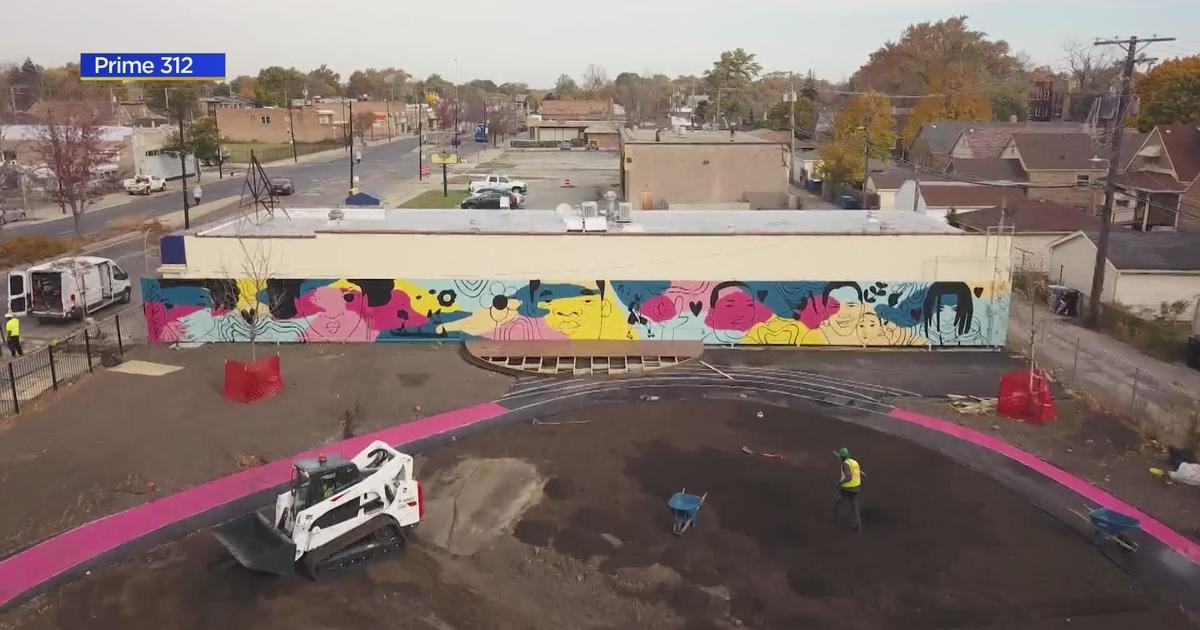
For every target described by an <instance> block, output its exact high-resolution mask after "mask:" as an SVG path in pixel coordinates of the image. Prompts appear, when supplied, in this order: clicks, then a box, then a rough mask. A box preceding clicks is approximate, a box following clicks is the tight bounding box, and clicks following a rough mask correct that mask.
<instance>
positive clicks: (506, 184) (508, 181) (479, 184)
mask: <svg viewBox="0 0 1200 630" xmlns="http://www.w3.org/2000/svg"><path fill="white" fill-rule="evenodd" d="M480 188H504V189H506V190H511V191H513V192H519V193H521V194H524V193H525V191H526V190H528V188H527V187H526V186H525V182H523V181H520V180H516V179H512V178H511V177H509V176H508V175H497V174H495V173H493V174H491V175H488V176H486V177H482V178H480V179H476V180H473V181H472V182H471V184H470V185H469V186H468V190H470V191H471V192H472V193H474V192H478V191H479V189H480Z"/></svg>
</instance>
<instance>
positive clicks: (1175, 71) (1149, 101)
mask: <svg viewBox="0 0 1200 630" xmlns="http://www.w3.org/2000/svg"><path fill="white" fill-rule="evenodd" d="M1137 90H1138V94H1139V95H1140V96H1141V99H1142V104H1141V111H1140V112H1139V113H1138V119H1137V126H1138V128H1140V129H1141V130H1143V131H1149V130H1150V129H1152V128H1153V127H1154V126H1155V125H1172V124H1176V123H1189V124H1191V123H1197V122H1200V55H1197V56H1194V57H1183V58H1180V59H1171V60H1170V61H1166V62H1163V63H1162V64H1161V65H1159V66H1157V67H1155V68H1154V69H1153V70H1151V71H1150V72H1148V73H1146V75H1145V76H1143V77H1141V78H1140V79H1138V82H1137Z"/></svg>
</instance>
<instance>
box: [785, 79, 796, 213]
mask: <svg viewBox="0 0 1200 630" xmlns="http://www.w3.org/2000/svg"><path fill="white" fill-rule="evenodd" d="M788 78H789V80H790V81H791V88H790V91H789V92H788V97H787V98H785V99H783V100H784V102H786V103H787V104H788V128H789V129H790V130H791V132H792V135H791V136H789V138H788V139H789V140H790V141H791V149H792V155H791V157H790V158H788V187H789V190H790V187H791V186H792V184H794V183H796V75H795V73H794V72H789V73H788Z"/></svg>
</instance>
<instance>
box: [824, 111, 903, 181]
mask: <svg viewBox="0 0 1200 630" xmlns="http://www.w3.org/2000/svg"><path fill="white" fill-rule="evenodd" d="M895 126H896V122H895V120H893V118H892V103H891V100H890V99H889V98H888V97H886V96H884V95H882V94H878V93H875V92H870V93H868V94H866V95H859V96H855V97H854V98H852V99H850V100H849V101H848V102H847V103H846V106H845V107H843V108H842V111H841V112H839V113H838V115H837V118H835V119H834V121H833V137H832V138H831V139H830V140H828V141H827V142H824V143H822V144H821V146H820V152H821V165H820V166H819V167H818V171H819V172H820V173H821V174H822V177H823V178H824V179H825V180H826V181H827V182H829V186H830V187H829V190H835V191H836V190H837V189H838V188H840V187H841V185H842V184H845V183H854V184H862V183H863V182H864V181H865V179H866V173H865V171H864V170H863V166H864V158H865V154H867V153H869V154H870V156H871V158H872V159H876V160H890V159H891V152H892V149H893V147H894V146H895V144H896V134H895V131H894V129H895ZM868 131H869V134H868ZM868 138H869V140H870V144H869V145H868V144H867V141H868Z"/></svg>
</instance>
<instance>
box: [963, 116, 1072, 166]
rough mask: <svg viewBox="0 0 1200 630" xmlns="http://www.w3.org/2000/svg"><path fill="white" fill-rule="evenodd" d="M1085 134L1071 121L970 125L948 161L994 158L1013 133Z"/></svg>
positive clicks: (998, 155) (966, 125)
mask: <svg viewBox="0 0 1200 630" xmlns="http://www.w3.org/2000/svg"><path fill="white" fill-rule="evenodd" d="M1086 131H1088V129H1087V127H1086V125H1083V124H1080V123H1072V122H970V123H965V126H964V127H963V128H962V130H961V131H960V132H959V134H958V136H957V137H956V138H955V139H954V142H953V143H952V144H951V146H950V157H951V158H974V159H979V158H996V157H1000V151H1002V150H1003V149H1004V147H1005V146H1007V145H1008V141H1009V140H1010V139H1011V138H1012V135H1013V134H1014V133H1024V134H1035V133H1036V134H1064V133H1083V132H1086Z"/></svg>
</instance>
